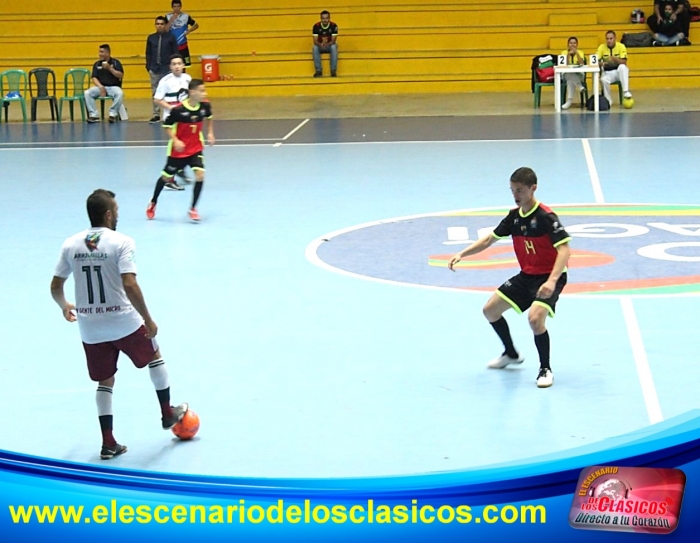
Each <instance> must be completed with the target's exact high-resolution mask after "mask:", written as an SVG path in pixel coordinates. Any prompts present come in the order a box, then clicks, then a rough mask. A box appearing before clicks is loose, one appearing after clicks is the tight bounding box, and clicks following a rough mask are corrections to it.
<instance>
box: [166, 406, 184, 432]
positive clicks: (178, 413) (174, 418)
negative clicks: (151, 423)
mask: <svg viewBox="0 0 700 543" xmlns="http://www.w3.org/2000/svg"><path fill="white" fill-rule="evenodd" d="M189 408H190V406H189V405H187V404H186V403H181V404H180V405H178V406H177V407H173V408H172V410H173V414H172V415H171V416H170V417H163V418H162V419H161V421H162V422H163V430H170V429H171V428H172V427H173V426H175V425H176V424H177V423H178V422H180V421H181V420H182V417H184V416H185V413H187V410H188V409H189Z"/></svg>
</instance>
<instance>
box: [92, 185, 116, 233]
mask: <svg viewBox="0 0 700 543" xmlns="http://www.w3.org/2000/svg"><path fill="white" fill-rule="evenodd" d="M114 196H115V194H114V193H113V192H112V191H111V190H105V189H97V190H96V191H95V192H93V193H92V194H91V195H90V196H88V199H87V213H88V217H90V225H91V226H95V227H97V226H105V214H106V213H107V211H110V210H113V209H114V204H115V201H114Z"/></svg>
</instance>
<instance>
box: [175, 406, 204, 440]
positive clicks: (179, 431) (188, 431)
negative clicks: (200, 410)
mask: <svg viewBox="0 0 700 543" xmlns="http://www.w3.org/2000/svg"><path fill="white" fill-rule="evenodd" d="M172 430H173V434H175V435H176V436H177V437H179V438H180V439H182V440H183V441H187V440H188V439H192V438H193V437H194V436H196V435H197V432H198V431H199V415H197V413H195V412H194V411H192V409H188V410H187V412H186V413H185V416H184V417H182V420H181V421H180V422H178V423H177V424H176V425H175V426H173V427H172Z"/></svg>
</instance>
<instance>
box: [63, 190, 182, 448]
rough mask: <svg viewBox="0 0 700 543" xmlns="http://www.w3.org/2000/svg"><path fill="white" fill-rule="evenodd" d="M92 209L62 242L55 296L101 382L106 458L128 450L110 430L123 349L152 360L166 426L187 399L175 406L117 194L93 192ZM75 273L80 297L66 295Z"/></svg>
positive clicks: (138, 360) (140, 360)
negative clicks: (120, 228)
mask: <svg viewBox="0 0 700 543" xmlns="http://www.w3.org/2000/svg"><path fill="white" fill-rule="evenodd" d="M87 212H88V216H89V217H90V224H91V227H90V228H88V229H87V230H83V231H82V232H79V233H77V234H75V235H73V236H71V237H69V238H68V239H67V240H66V241H65V242H64V243H63V247H62V248H61V256H60V259H59V261H58V265H57V266H56V271H55V272H54V277H53V279H52V280H51V295H52V297H53V299H54V301H55V302H56V303H57V304H58V306H59V307H60V308H61V311H62V312H63V317H64V318H65V319H66V320H67V321H68V322H75V321H76V320H77V321H78V328H79V329H80V336H81V339H82V341H83V348H84V350H85V355H86V357H87V366H88V373H89V375H90V379H92V380H93V381H97V383H98V386H97V395H96V402H97V415H98V418H99V421H100V429H101V431H102V449H101V450H100V458H102V459H103V460H109V459H111V458H114V457H115V456H118V455H120V454H123V453H125V452H126V447H125V446H124V445H120V444H119V443H117V441H116V439H115V438H114V435H113V433H112V428H113V424H112V418H113V417H112V392H113V387H114V375H115V373H116V372H117V359H118V358H119V353H120V352H123V353H125V354H126V355H127V356H128V357H129V358H130V359H131V361H132V362H133V363H134V365H135V366H136V367H137V368H144V367H146V366H148V370H149V374H150V377H151V381H152V382H153V385H154V386H155V389H156V394H157V395H158V401H159V403H160V408H161V415H162V419H161V422H162V427H163V429H164V430H168V429H170V428H172V427H173V426H175V424H176V423H177V422H178V421H179V420H181V419H182V417H183V416H184V415H185V413H186V412H187V409H188V405H187V404H186V403H183V404H181V405H178V406H177V407H172V406H171V405H170V385H169V382H168V372H167V370H166V368H165V362H164V361H163V359H162V358H161V355H160V350H159V349H158V345H157V343H156V341H155V336H156V334H157V333H158V326H156V323H155V322H154V321H153V319H152V318H151V315H150V313H149V311H148V308H147V307H146V302H145V300H144V298H143V293H142V292H141V288H140V287H139V284H138V283H137V281H136V264H135V262H134V253H135V244H134V240H133V239H132V238H130V237H129V236H126V235H124V234H120V233H118V232H116V228H117V219H118V214H119V213H118V212H119V210H118V207H117V202H116V200H115V199H114V193H113V192H111V191H108V190H104V189H98V190H96V191H94V192H93V193H92V194H91V195H90V196H89V197H88V200H87ZM71 274H73V278H74V280H75V304H72V303H70V302H68V301H67V300H66V297H65V294H64V290H63V287H64V284H65V282H66V280H67V279H68V277H70V275H71Z"/></svg>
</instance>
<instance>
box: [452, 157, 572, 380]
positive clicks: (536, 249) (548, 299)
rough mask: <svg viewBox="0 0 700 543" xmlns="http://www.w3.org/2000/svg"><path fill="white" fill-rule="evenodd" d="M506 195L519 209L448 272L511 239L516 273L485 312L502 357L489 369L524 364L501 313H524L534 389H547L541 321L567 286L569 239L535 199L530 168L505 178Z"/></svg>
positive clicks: (534, 178)
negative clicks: (536, 365)
mask: <svg viewBox="0 0 700 543" xmlns="http://www.w3.org/2000/svg"><path fill="white" fill-rule="evenodd" d="M510 190H511V192H512V193H513V198H514V199H515V203H516V205H517V206H518V207H516V208H515V209H512V210H511V211H510V212H509V213H508V215H507V216H506V217H505V218H504V219H503V220H502V221H501V223H500V224H499V225H498V226H497V227H496V229H495V230H494V231H493V234H491V235H489V236H486V237H483V238H481V239H479V240H478V241H475V242H474V243H472V244H471V245H470V246H468V247H467V248H465V249H464V250H462V251H460V252H459V253H457V254H456V255H454V256H453V257H452V259H451V260H450V262H449V264H448V267H449V268H450V269H451V270H453V271H454V266H455V264H457V263H458V262H459V261H460V260H461V259H462V258H464V257H465V256H470V255H474V254H477V253H480V252H481V251H483V250H485V249H487V248H488V247H490V246H491V245H493V244H494V243H496V242H497V241H498V240H499V239H503V238H505V237H508V236H511V237H512V238H513V248H514V250H515V255H516V256H517V258H518V263H519V264H520V270H521V271H520V273H519V274H517V275H515V276H513V277H511V278H510V279H508V280H507V281H506V282H505V283H503V284H502V285H501V286H500V287H498V290H497V291H496V292H495V293H494V294H493V295H492V296H491V298H489V301H488V302H486V305H485V306H484V315H485V316H486V318H487V319H488V321H489V322H490V323H491V326H493V328H494V330H495V331H496V333H497V334H498V337H500V338H501V341H502V342H503V345H504V347H505V351H504V352H503V354H502V355H501V356H499V357H498V358H495V359H494V360H492V361H491V362H489V363H488V367H489V368H494V369H500V368H505V367H506V366H508V365H510V364H521V363H522V362H523V358H522V357H521V356H520V354H519V353H518V351H516V349H515V347H514V346H513V340H512V338H511V335H510V330H509V328H508V323H507V322H506V320H505V318H504V317H503V313H505V312H506V311H507V310H508V309H510V308H513V309H515V310H516V311H517V312H518V313H522V312H523V311H526V310H528V309H529V312H528V320H529V322H530V328H532V331H533V333H534V334H535V345H536V346H537V352H538V353H539V356H540V370H539V373H538V374H537V386H538V387H540V388H546V387H550V386H552V384H553V383H554V376H553V374H552V368H551V366H550V363H549V350H550V349H549V332H547V327H546V326H545V320H546V319H547V316H548V315H550V316H552V317H553V316H554V309H555V307H556V304H557V300H558V299H559V295H560V294H561V292H562V290H563V289H564V286H565V285H566V276H567V274H566V264H567V262H568V261H569V256H570V250H569V241H571V237H570V236H569V234H567V232H566V230H565V229H564V227H563V226H562V224H561V223H560V222H559V218H558V217H557V215H556V214H555V213H554V212H553V211H552V210H551V209H549V208H548V207H547V206H545V205H544V204H542V203H540V202H538V201H537V199H536V198H535V190H537V175H535V172H534V171H532V170H531V169H530V168H518V169H517V170H515V172H513V175H511V177H510Z"/></svg>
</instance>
